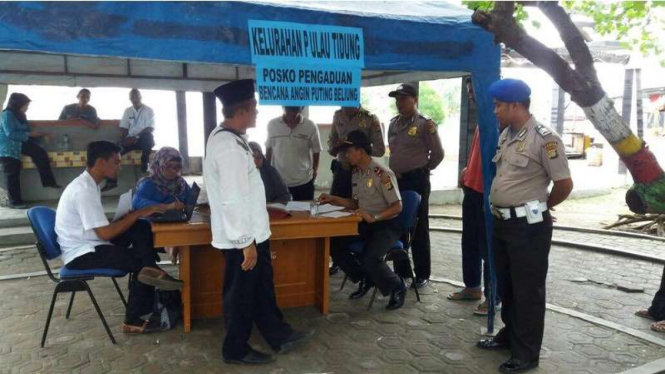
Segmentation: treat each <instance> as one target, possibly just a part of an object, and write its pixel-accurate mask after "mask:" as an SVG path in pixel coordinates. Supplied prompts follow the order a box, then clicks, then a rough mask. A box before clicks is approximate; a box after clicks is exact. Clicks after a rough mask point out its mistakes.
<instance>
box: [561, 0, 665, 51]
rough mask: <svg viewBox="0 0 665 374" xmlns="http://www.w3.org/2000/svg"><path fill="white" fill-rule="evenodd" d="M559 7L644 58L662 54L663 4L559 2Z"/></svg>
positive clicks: (658, 2)
mask: <svg viewBox="0 0 665 374" xmlns="http://www.w3.org/2000/svg"><path fill="white" fill-rule="evenodd" d="M562 5H563V6H564V7H565V8H566V9H568V10H570V11H572V12H574V13H578V14H584V15H586V16H588V17H590V18H591V19H593V21H594V23H595V26H594V29H595V30H596V32H597V33H599V34H600V35H604V36H610V37H614V38H616V40H619V41H621V42H622V43H623V44H624V46H625V47H626V48H627V49H632V47H636V48H638V49H639V50H640V52H642V54H644V55H646V56H648V55H656V56H658V55H660V54H662V52H663V47H662V45H663V43H664V42H665V41H663V39H662V38H663V36H662V34H663V29H665V1H621V2H611V3H609V2H602V1H563V2H562ZM663 62H665V60H664V61H663Z"/></svg>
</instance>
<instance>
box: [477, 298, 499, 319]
mask: <svg viewBox="0 0 665 374" xmlns="http://www.w3.org/2000/svg"><path fill="white" fill-rule="evenodd" d="M499 311H501V304H500V303H499V304H497V305H495V306H494V313H499ZM489 312H490V310H489V305H488V304H487V301H485V302H482V303H480V304H478V306H477V307H476V309H474V310H473V314H474V315H477V316H486V315H488V314H489Z"/></svg>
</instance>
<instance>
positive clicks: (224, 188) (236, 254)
mask: <svg viewBox="0 0 665 374" xmlns="http://www.w3.org/2000/svg"><path fill="white" fill-rule="evenodd" d="M215 95H216V96H217V97H218V98H219V99H220V101H221V102H222V105H223V109H222V113H223V114H224V121H223V122H222V124H221V125H220V126H219V127H217V128H216V129H215V130H214V131H213V132H212V133H211V134H210V137H209V138H208V144H207V146H206V157H205V161H204V163H203V178H204V181H205V186H206V190H207V192H208V200H209V204H210V227H211V230H212V243H211V244H212V246H213V247H215V248H218V249H221V250H222V253H223V254H224V258H225V261H226V265H225V272H224V290H223V303H224V326H225V330H226V335H225V336H224V343H223V348H222V355H223V357H224V361H225V362H227V363H233V364H246V365H260V364H267V363H270V362H272V361H274V359H273V357H272V356H270V355H267V354H264V353H261V352H259V351H256V350H254V349H252V348H251V347H250V346H249V345H248V344H247V341H248V340H249V337H250V335H251V333H252V326H253V324H256V326H257V327H258V328H259V331H260V332H261V335H263V337H264V338H265V340H266V341H267V342H268V345H270V347H271V348H272V349H273V350H274V351H275V352H277V353H286V352H288V351H290V350H292V349H293V348H294V347H295V346H296V345H297V344H299V343H302V342H303V341H304V340H305V339H306V338H308V337H310V336H311V335H312V334H311V333H300V332H295V331H294V330H293V329H292V328H291V326H289V325H288V324H287V323H285V322H284V320H283V317H282V313H281V312H280V310H279V308H278V307H277V301H276V297H275V285H274V283H273V270H272V265H271V263H270V243H269V241H268V240H269V238H270V222H269V221H268V211H267V209H266V199H265V192H264V187H263V181H262V180H261V174H260V172H259V170H258V169H257V168H256V166H255V165H254V158H253V153H252V150H251V148H250V147H249V144H248V142H247V135H246V134H245V131H246V130H247V129H248V128H250V127H254V126H255V124H256V115H257V114H258V111H257V110H256V99H255V98H254V81H253V80H251V79H244V80H238V81H234V82H231V83H227V84H225V85H223V86H220V87H218V88H217V89H216V90H215Z"/></svg>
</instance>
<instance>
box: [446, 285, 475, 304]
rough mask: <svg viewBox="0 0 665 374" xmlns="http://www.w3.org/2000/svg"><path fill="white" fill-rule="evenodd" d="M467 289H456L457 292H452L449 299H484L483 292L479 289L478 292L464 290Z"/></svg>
mask: <svg viewBox="0 0 665 374" xmlns="http://www.w3.org/2000/svg"><path fill="white" fill-rule="evenodd" d="M465 289H466V288H465ZM465 289H462V290H460V291H456V292H453V293H451V294H448V300H455V301H474V300H480V299H482V297H483V293H482V292H481V291H477V292H473V291H471V292H470V291H464V290H465Z"/></svg>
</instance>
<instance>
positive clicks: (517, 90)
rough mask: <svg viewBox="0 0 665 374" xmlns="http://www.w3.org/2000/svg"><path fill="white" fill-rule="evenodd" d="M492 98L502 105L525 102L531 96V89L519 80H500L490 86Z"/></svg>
mask: <svg viewBox="0 0 665 374" xmlns="http://www.w3.org/2000/svg"><path fill="white" fill-rule="evenodd" d="M488 91H489V93H490V95H492V98H494V99H496V100H499V101H503V102H504V103H518V102H522V101H526V100H527V99H528V98H529V96H531V88H529V86H528V85H527V84H526V83H524V82H523V81H521V80H519V79H502V80H500V81H496V82H494V83H492V84H491V85H490V88H489V90H488Z"/></svg>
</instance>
